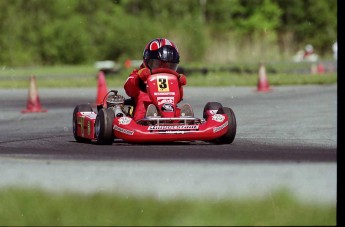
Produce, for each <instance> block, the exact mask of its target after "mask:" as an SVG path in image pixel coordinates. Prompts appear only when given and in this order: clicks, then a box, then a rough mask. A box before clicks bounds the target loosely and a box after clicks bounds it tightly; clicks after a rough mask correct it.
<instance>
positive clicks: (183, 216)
mask: <svg viewBox="0 0 345 227" xmlns="http://www.w3.org/2000/svg"><path fill="white" fill-rule="evenodd" d="M0 200H1V203H0V225H2V226H10V225H15V226H20V225H25V226H34V225H54V226H63V225H70V226H71V225H73V226H74V225H75V226H76V225H78V226H83V225H93V226H101V225H121V226H127V225H130V226H136V225H141V226H154V225H159V226H166V225H174V226H177V225H184V226H187V225H199V226H202V225H236V226H240V225H245V226H254V225H264V226H266V225H276V226H280V225H288V226H289V225H307V226H327V225H336V205H335V204H334V205H332V204H320V203H314V204H304V203H301V202H299V201H298V200H297V199H296V198H295V197H294V196H293V195H292V194H291V193H290V192H288V191H286V190H278V191H276V192H274V193H272V194H271V195H270V196H267V197H265V198H247V199H226V200H217V201H215V200H211V199H202V200H201V199H188V200H186V199H182V198H177V199H169V200H159V199H156V198H153V197H145V198H141V197H132V196H124V195H120V194H107V193H102V194H101V193H96V194H90V195H81V194H74V193H64V194H62V193H60V194H57V193H48V192H45V191H42V190H34V189H20V188H5V189H1V190H0Z"/></svg>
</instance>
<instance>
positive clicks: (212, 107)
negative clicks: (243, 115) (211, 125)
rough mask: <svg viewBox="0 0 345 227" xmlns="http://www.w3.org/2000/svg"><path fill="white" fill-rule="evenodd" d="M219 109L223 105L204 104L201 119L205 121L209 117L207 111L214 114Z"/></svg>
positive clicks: (215, 103) (214, 103)
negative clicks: (211, 111)
mask: <svg viewBox="0 0 345 227" xmlns="http://www.w3.org/2000/svg"><path fill="white" fill-rule="evenodd" d="M219 108H223V105H222V104H220V103H219V102H208V103H206V105H205V107H204V111H203V115H202V116H203V118H204V119H205V120H207V118H208V116H210V114H209V111H210V110H213V111H214V114H215V113H216V112H217V111H218V109H219Z"/></svg>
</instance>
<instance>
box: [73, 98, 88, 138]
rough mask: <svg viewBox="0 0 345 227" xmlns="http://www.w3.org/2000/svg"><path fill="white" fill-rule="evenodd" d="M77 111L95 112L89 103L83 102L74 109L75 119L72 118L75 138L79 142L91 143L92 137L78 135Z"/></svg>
mask: <svg viewBox="0 0 345 227" xmlns="http://www.w3.org/2000/svg"><path fill="white" fill-rule="evenodd" d="M77 112H93V110H92V107H91V105H89V104H83V105H77V106H76V107H75V108H74V111H73V120H72V125H73V136H74V139H75V140H76V141H77V142H78V143H90V142H91V139H87V138H83V137H80V136H78V135H77V127H78V125H77Z"/></svg>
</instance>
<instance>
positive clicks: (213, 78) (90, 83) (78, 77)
mask: <svg viewBox="0 0 345 227" xmlns="http://www.w3.org/2000/svg"><path fill="white" fill-rule="evenodd" d="M130 72H131V69H123V70H121V71H120V72H119V73H117V74H109V75H107V76H106V81H107V86H108V88H109V89H110V88H111V87H122V86H123V84H124V83H125V81H126V79H127V77H128V75H129V74H130ZM30 75H35V76H36V78H37V80H36V81H37V86H38V87H45V88H51V87H52V88H63V87H64V88H66V87H67V88H68V87H71V88H73V87H95V86H97V70H96V69H95V68H93V67H90V66H60V67H57V66H56V67H38V68H19V69H2V70H0V88H9V89H13V88H28V86H29V79H30ZM267 79H268V81H269V84H270V85H272V86H281V85H306V84H334V83H337V73H326V74H315V75H312V74H286V73H274V74H269V73H267ZM187 81H188V86H256V85H257V83H258V75H257V74H242V73H238V74H236V73H229V72H209V73H208V74H206V75H204V74H201V73H194V74H190V75H187Z"/></svg>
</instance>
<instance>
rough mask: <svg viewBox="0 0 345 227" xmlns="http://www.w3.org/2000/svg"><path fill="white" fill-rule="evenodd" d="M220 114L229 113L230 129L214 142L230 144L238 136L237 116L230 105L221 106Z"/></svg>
mask: <svg viewBox="0 0 345 227" xmlns="http://www.w3.org/2000/svg"><path fill="white" fill-rule="evenodd" d="M217 113H218V114H226V115H228V123H229V124H228V131H227V132H226V133H225V134H224V135H223V136H221V137H220V138H218V139H216V140H215V141H214V142H215V143H218V144H230V143H232V142H233V141H234V139H235V136H236V128H237V125H236V117H235V113H234V111H233V110H232V109H231V108H229V107H223V108H220V109H219V110H218V112H217Z"/></svg>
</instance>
